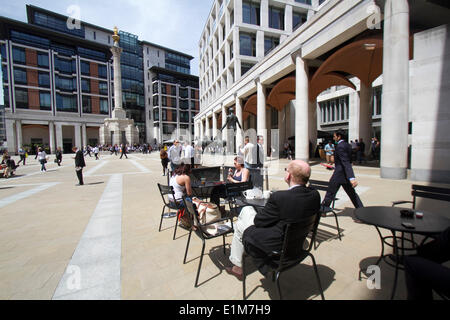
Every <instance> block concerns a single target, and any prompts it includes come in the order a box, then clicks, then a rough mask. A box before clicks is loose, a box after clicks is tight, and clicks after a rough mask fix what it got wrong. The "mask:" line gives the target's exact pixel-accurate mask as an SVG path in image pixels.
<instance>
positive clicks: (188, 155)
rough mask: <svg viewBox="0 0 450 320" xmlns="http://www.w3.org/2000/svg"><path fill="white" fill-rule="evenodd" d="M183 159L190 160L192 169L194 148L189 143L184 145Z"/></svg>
mask: <svg viewBox="0 0 450 320" xmlns="http://www.w3.org/2000/svg"><path fill="white" fill-rule="evenodd" d="M184 157H185V158H187V159H190V161H191V167H192V168H193V167H194V164H195V163H194V148H193V147H192V146H191V145H190V144H189V142H186V145H185V147H184Z"/></svg>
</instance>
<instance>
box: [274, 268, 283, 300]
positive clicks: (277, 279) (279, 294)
mask: <svg viewBox="0 0 450 320" xmlns="http://www.w3.org/2000/svg"><path fill="white" fill-rule="evenodd" d="M280 275H281V272H279V271H278V272H277V275H276V276H275V281H276V283H277V289H278V296H279V297H280V300H283V296H282V295H281V288H280Z"/></svg>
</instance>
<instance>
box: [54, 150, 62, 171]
mask: <svg viewBox="0 0 450 320" xmlns="http://www.w3.org/2000/svg"><path fill="white" fill-rule="evenodd" d="M55 156H56V163H57V164H58V167H59V166H61V162H62V151H61V147H58V148H57V149H56V154H55Z"/></svg>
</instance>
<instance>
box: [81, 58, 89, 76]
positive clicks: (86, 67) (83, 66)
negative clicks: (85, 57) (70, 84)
mask: <svg viewBox="0 0 450 320" xmlns="http://www.w3.org/2000/svg"><path fill="white" fill-rule="evenodd" d="M80 65H81V74H84V75H90V73H91V64H90V63H89V62H86V61H81V63H80Z"/></svg>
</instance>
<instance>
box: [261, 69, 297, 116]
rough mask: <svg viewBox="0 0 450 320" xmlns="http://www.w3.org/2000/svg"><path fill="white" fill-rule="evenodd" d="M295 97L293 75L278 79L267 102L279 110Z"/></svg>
mask: <svg viewBox="0 0 450 320" xmlns="http://www.w3.org/2000/svg"><path fill="white" fill-rule="evenodd" d="M294 99H295V77H294V76H291V77H287V78H284V79H282V80H280V81H279V82H278V83H277V84H276V85H275V87H273V89H272V91H271V92H270V94H269V97H268V98H267V104H268V105H270V106H271V107H273V108H275V109H277V110H279V111H281V110H283V108H284V107H285V106H286V104H288V103H289V101H291V100H294Z"/></svg>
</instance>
